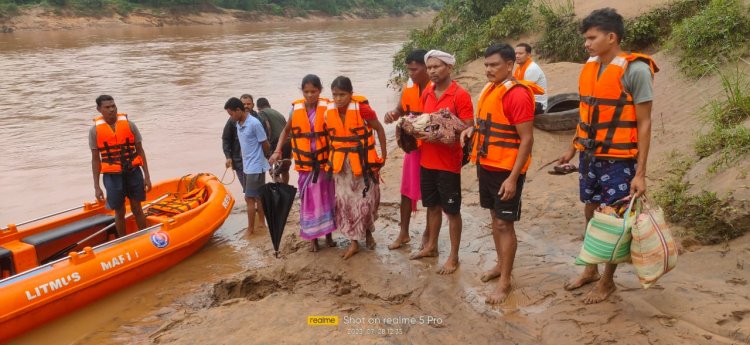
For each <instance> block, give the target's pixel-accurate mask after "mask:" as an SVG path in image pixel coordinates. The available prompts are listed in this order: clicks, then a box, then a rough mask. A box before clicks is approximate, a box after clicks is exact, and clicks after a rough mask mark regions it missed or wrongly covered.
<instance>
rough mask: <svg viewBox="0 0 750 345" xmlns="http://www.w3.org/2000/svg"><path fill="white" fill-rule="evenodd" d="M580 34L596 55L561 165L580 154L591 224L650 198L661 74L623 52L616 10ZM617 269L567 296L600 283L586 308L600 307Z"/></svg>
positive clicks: (578, 282) (587, 277) (575, 282)
mask: <svg viewBox="0 0 750 345" xmlns="http://www.w3.org/2000/svg"><path fill="white" fill-rule="evenodd" d="M580 29H581V33H582V34H583V38H584V40H585V43H584V44H585V47H586V50H587V51H588V52H589V55H591V57H590V58H589V60H588V61H587V62H586V64H585V65H584V66H583V70H582V71H581V76H580V78H579V82H578V93H579V94H580V97H581V104H580V114H581V119H580V122H579V124H578V129H577V131H576V135H575V137H574V138H573V141H572V143H571V145H570V147H569V148H568V150H567V151H566V152H565V153H564V154H563V155H562V156H561V157H560V159H559V160H558V163H559V164H565V163H568V162H569V161H570V160H571V159H572V158H573V157H574V156H575V154H576V153H577V152H578V153H579V159H580V162H579V174H580V176H579V177H580V178H579V193H580V198H581V201H582V202H583V203H584V216H585V217H586V223H588V222H589V221H590V220H591V218H592V217H593V216H594V211H595V210H596V209H597V207H599V206H600V205H602V204H604V205H610V204H612V203H614V202H615V201H617V200H619V199H622V198H625V197H627V196H628V195H630V196H631V197H633V196H634V197H638V196H641V195H643V193H645V192H646V162H647V160H648V151H649V146H650V144H651V106H652V103H653V102H652V101H653V98H654V91H653V77H654V73H656V72H658V71H659V69H658V67H656V64H655V63H654V60H653V59H652V58H651V57H649V56H647V55H643V54H637V53H625V52H623V51H622V49H621V48H620V42H621V41H622V38H623V34H624V32H625V26H624V24H623V18H622V16H621V15H620V14H618V13H617V11H615V10H614V9H612V8H603V9H598V10H595V11H593V12H591V14H589V15H588V16H587V17H586V18H584V19H583V21H582V22H581V28H580ZM616 269H617V265H615V264H607V265H605V269H604V275H603V276H601V277H600V276H599V271H598V268H597V265H587V266H586V268H585V269H584V271H583V273H581V275H580V276H579V277H577V278H574V279H571V280H570V281H568V282H567V283H565V290H573V289H577V288H579V287H581V286H583V285H586V284H588V283H592V282H596V281H598V283H597V284H596V286H595V287H594V289H593V290H591V291H590V292H589V293H588V294H586V296H585V297H584V300H583V302H584V303H586V304H591V303H599V302H601V301H603V300H605V299H606V298H607V297H609V295H610V294H612V292H614V291H615V283H614V274H615V270H616Z"/></svg>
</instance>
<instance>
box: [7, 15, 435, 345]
mask: <svg viewBox="0 0 750 345" xmlns="http://www.w3.org/2000/svg"><path fill="white" fill-rule="evenodd" d="M427 23H428V19H411V18H390V19H377V20H362V21H331V22H284V23H252V24H250V23H243V24H231V25H213V26H182V27H162V28H142V27H130V26H127V27H118V28H105V29H103V28H96V29H79V30H71V31H49V32H39V31H37V32H16V33H13V34H3V35H0V47H2V48H0V71H2V73H1V74H2V76H1V77H0V81H1V82H2V87H0V150H1V151H0V152H2V154H1V155H0V157H1V158H2V159H0V195H1V196H2V197H1V198H0V223H2V224H7V223H17V222H20V221H23V220H26V219H30V218H34V217H37V216H40V215H43V214H47V213H51V212H54V211H57V210H61V209H65V208H69V207H72V206H75V205H78V204H81V203H83V202H84V201H93V200H94V188H93V186H92V177H91V164H90V160H91V151H90V150H89V149H88V130H89V128H90V127H91V126H92V121H91V120H92V118H93V117H95V116H96V115H98V113H97V112H96V105H95V102H94V99H95V98H96V97H97V96H98V95H99V94H110V95H112V96H113V97H114V98H115V101H116V103H117V105H118V110H119V111H120V112H123V113H127V114H128V115H129V118H130V120H132V121H133V122H134V123H136V124H137V125H138V128H139V130H140V132H141V134H142V135H143V145H144V148H145V151H146V154H147V157H148V162H149V166H150V171H151V179H152V181H153V182H154V183H156V182H158V181H160V180H163V179H168V178H173V177H179V176H182V175H185V174H188V173H197V172H210V173H213V174H215V175H217V176H219V177H222V174H223V173H224V157H223V153H222V151H221V132H222V129H223V126H224V124H225V122H226V120H227V114H226V112H225V111H224V109H223V105H224V102H225V101H226V100H227V99H228V98H229V97H232V96H236V97H239V95H240V94H243V93H249V94H252V95H253V96H254V97H255V98H256V99H257V98H259V97H266V98H268V99H269V101H270V103H271V106H272V107H273V108H275V109H277V110H279V111H281V112H282V113H287V112H288V110H289V108H290V102H291V101H293V100H294V99H296V98H300V97H301V94H300V92H299V87H300V85H299V84H300V81H301V79H302V77H303V76H304V75H306V74H308V73H314V74H318V75H319V76H320V77H321V79H322V80H323V84H324V87H325V90H324V95H325V96H330V89H329V87H328V86H329V85H330V82H331V81H332V80H333V78H335V77H336V76H338V75H345V76H348V77H350V78H352V81H353V84H354V89H355V93H360V94H363V95H365V96H367V97H368V98H369V99H370V102H371V104H372V105H373V108H374V109H375V110H376V111H377V112H378V115H379V116H380V117H381V119H382V115H383V114H384V113H385V111H386V110H388V109H390V108H391V107H392V106H393V105H394V104H395V102H396V100H397V98H398V94H397V92H396V91H394V90H392V89H389V88H387V81H388V79H389V78H390V72H391V69H392V68H391V57H392V55H393V54H394V53H395V52H396V51H397V50H398V49H399V48H400V46H401V44H402V42H403V41H404V40H405V39H406V38H407V35H408V32H409V30H410V29H413V28H417V27H423V26H425V25H426V24H427ZM388 129H389V132H391V130H392V127H390V126H389V127H388ZM230 179H231V177H229V176H227V177H226V178H225V180H227V181H228V180H230ZM295 180H296V179H295V178H293V179H292V181H295ZM230 190H231V191H232V193H233V194H234V195H235V196H241V190H240V186H239V185H238V184H237V183H235V184H233V185H232V186H231V187H230ZM243 204H244V203H243V202H242V199H241V198H240V199H239V200H238V202H237V205H238V206H236V207H235V211H234V213H233V215H232V216H230V218H229V219H228V220H227V222H226V223H225V225H224V226H223V227H222V228H221V229H219V231H218V232H217V233H216V236H215V237H214V239H213V240H212V241H211V242H210V243H209V244H208V246H207V248H205V249H204V250H202V251H201V252H199V253H197V254H196V255H195V256H193V257H192V258H190V259H188V260H187V261H186V262H184V263H182V264H180V265H178V266H176V267H174V268H173V269H170V270H169V271H167V272H165V273H162V274H160V275H158V276H156V277H154V278H151V279H149V280H147V281H145V282H143V283H140V284H138V285H136V286H133V287H131V288H128V289H125V290H123V291H121V292H119V293H117V294H115V295H113V296H111V297H109V298H106V299H104V300H102V301H99V302H97V303H94V304H93V305H91V306H89V307H86V308H84V309H82V310H80V311H77V312H75V313H73V314H71V315H70V316H67V317H64V318H62V319H59V320H57V321H55V322H52V323H50V324H48V325H46V326H44V327H42V328H38V329H37V330H35V331H32V332H31V333H29V334H27V335H26V336H24V337H22V338H20V339H17V343H19V344H35V343H41V342H54V343H70V342H80V343H91V342H97V343H99V342H101V341H105V342H110V341H114V342H133V341H136V342H138V341H143V340H144V338H139V335H143V333H147V332H148V331H149V330H150V329H151V328H150V327H158V325H159V324H160V322H157V321H159V320H158V319H155V317H154V316H153V315H154V313H156V314H158V311H159V310H161V309H166V310H170V308H171V307H170V305H171V304H172V303H175V300H176V299H177V297H179V296H184V295H185V294H189V293H190V292H194V291H196V289H198V288H199V287H200V286H202V285H205V283H211V282H213V281H215V280H216V279H220V278H221V277H224V276H227V275H229V274H232V273H235V272H239V271H241V270H244V269H248V268H252V267H258V266H260V265H265V264H266V263H264V262H265V260H267V258H263V257H261V256H262V253H260V252H259V251H258V250H257V249H254V248H253V246H251V245H249V244H248V241H247V240H246V239H244V237H243V236H242V235H241V234H240V233H241V231H240V230H241V229H242V228H243V227H244V226H245V224H244V222H245V218H244V216H243V215H242V211H243V210H244V205H243ZM196 303H197V302H196ZM143 318H146V319H145V321H144V319H143ZM133 320H135V321H133ZM149 320H150V321H149ZM131 322H135V326H134V325H132V324H130V323H131ZM139 339H140V340H139Z"/></svg>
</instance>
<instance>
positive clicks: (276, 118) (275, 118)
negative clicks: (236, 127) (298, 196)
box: [258, 98, 292, 184]
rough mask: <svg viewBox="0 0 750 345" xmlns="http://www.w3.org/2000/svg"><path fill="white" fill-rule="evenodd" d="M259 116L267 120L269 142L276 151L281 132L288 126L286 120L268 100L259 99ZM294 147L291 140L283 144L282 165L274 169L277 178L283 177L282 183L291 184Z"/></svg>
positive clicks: (272, 149) (273, 172)
mask: <svg viewBox="0 0 750 345" xmlns="http://www.w3.org/2000/svg"><path fill="white" fill-rule="evenodd" d="M258 115H259V117H261V118H263V119H266V121H268V125H269V127H270V132H271V133H270V137H269V141H270V144H271V152H274V151H275V150H276V146H277V145H278V144H279V136H280V135H281V131H283V130H284V127H285V126H286V119H285V118H284V116H283V115H281V113H279V112H278V111H276V110H274V109H272V108H271V104H270V103H269V102H268V100H267V99H266V98H258ZM291 158H292V145H291V141H290V140H286V142H284V143H281V159H282V161H281V163H280V164H279V167H278V169H273V170H272V174H274V175H275V176H278V175H281V182H283V183H285V184H289V167H290V166H291V165H292V160H291Z"/></svg>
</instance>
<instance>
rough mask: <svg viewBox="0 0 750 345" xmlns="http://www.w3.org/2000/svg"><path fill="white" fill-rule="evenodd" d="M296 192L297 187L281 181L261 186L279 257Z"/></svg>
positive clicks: (274, 245) (274, 246) (271, 232)
mask: <svg viewBox="0 0 750 345" xmlns="http://www.w3.org/2000/svg"><path fill="white" fill-rule="evenodd" d="M296 194H297V188H295V187H294V186H290V185H288V184H284V183H279V182H274V183H266V184H265V185H264V186H263V187H260V200H261V201H262V202H263V211H264V212H265V213H266V222H267V223H268V232H269V233H270V234H271V241H272V242H273V249H274V250H275V251H276V253H275V255H276V257H279V245H281V235H282V234H284V227H285V226H286V220H287V218H289V211H291V209H292V204H293V203H294V196H295V195H296Z"/></svg>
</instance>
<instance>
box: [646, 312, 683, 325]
mask: <svg viewBox="0 0 750 345" xmlns="http://www.w3.org/2000/svg"><path fill="white" fill-rule="evenodd" d="M652 317H653V318H656V319H658V320H659V323H660V324H661V325H662V326H664V327H674V325H676V324H677V319H675V318H673V317H671V316H669V315H663V314H660V315H654V316H652Z"/></svg>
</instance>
